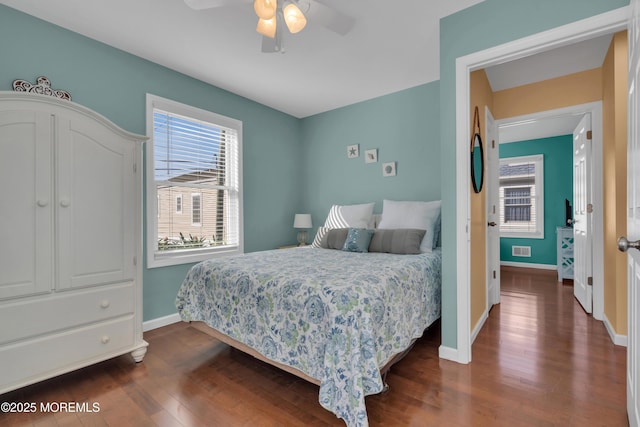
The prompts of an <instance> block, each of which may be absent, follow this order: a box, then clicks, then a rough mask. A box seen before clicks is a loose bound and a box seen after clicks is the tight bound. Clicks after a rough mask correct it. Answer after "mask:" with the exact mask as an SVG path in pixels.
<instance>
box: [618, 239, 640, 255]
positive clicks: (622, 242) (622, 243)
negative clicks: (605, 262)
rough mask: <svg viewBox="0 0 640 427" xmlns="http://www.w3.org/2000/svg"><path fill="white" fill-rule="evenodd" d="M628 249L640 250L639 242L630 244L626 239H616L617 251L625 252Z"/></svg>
mask: <svg viewBox="0 0 640 427" xmlns="http://www.w3.org/2000/svg"><path fill="white" fill-rule="evenodd" d="M629 249H640V240H636V241H635V242H630V241H628V240H627V238H626V237H624V236H622V237H620V238H619V239H618V250H619V251H620V252H627V251H628V250H629Z"/></svg>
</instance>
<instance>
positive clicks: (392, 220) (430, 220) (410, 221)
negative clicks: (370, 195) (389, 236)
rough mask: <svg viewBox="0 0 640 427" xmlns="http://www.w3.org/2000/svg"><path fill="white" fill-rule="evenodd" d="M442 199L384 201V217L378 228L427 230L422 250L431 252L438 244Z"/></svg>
mask: <svg viewBox="0 0 640 427" xmlns="http://www.w3.org/2000/svg"><path fill="white" fill-rule="evenodd" d="M441 204H442V202H441V201H440V200H434V201H432V202H396V201H393V200H384V201H383V202H382V219H381V220H380V224H378V228H380V229H386V230H391V229H395V228H416V229H419V230H425V234H424V238H423V239H422V243H421V244H420V251H421V252H431V251H432V250H433V248H434V245H435V244H436V241H435V226H436V223H437V222H438V220H439V219H440V205H441Z"/></svg>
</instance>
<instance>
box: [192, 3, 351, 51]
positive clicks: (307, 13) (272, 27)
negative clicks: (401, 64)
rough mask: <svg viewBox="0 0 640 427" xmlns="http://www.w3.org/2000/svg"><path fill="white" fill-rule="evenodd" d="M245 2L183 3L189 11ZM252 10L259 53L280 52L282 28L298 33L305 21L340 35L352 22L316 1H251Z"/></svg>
mask: <svg viewBox="0 0 640 427" xmlns="http://www.w3.org/2000/svg"><path fill="white" fill-rule="evenodd" d="M240 1H242V2H244V3H249V2H250V1H251V0H184V2H185V3H186V4H187V6H189V7H190V8H192V9H195V10H202V9H212V8H216V7H222V6H226V5H228V4H230V3H233V2H240ZM253 9H254V11H255V12H256V15H257V16H258V25H257V27H256V31H257V32H258V33H260V34H262V36H263V37H262V52H267V53H270V52H281V53H284V47H283V44H282V35H283V32H284V30H283V27H284V26H286V27H287V29H288V30H289V32H290V33H292V34H295V33H297V32H299V31H301V30H302V29H303V28H304V27H305V25H306V24H307V19H309V20H312V21H313V22H317V23H318V24H320V25H322V26H324V27H325V28H327V29H329V30H331V31H333V32H335V33H337V34H340V35H343V36H344V35H345V34H347V33H348V32H349V31H350V30H351V28H352V27H353V24H354V22H355V19H354V18H353V17H351V16H349V15H345V14H344V13H342V12H339V11H337V10H336V9H334V8H332V7H329V6H327V5H324V4H322V3H320V2H318V1H316V0H253Z"/></svg>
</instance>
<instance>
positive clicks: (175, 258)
mask: <svg viewBox="0 0 640 427" xmlns="http://www.w3.org/2000/svg"><path fill="white" fill-rule="evenodd" d="M243 253H244V252H243V250H242V248H239V247H237V246H234V247H229V248H218V249H215V250H198V251H193V252H190V253H180V252H167V253H162V252H160V253H159V252H155V253H153V254H150V255H149V256H148V257H147V268H158V267H169V266H172V265H182V264H193V263H196V262H200V261H204V260H207V259H212V258H222V257H228V256H232V255H241V254H243Z"/></svg>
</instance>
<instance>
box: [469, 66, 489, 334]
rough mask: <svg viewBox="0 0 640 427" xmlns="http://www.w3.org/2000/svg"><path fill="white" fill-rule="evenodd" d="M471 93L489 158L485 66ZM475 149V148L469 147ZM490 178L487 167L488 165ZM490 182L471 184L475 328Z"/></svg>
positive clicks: (481, 308)
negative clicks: (479, 186)
mask: <svg viewBox="0 0 640 427" xmlns="http://www.w3.org/2000/svg"><path fill="white" fill-rule="evenodd" d="M470 77H471V80H470V89H471V90H470V94H471V111H470V116H469V122H470V123H471V129H472V132H473V113H474V110H475V107H476V106H477V107H478V113H479V116H480V135H481V137H482V142H483V146H484V153H485V162H486V153H487V148H486V147H487V138H486V117H485V106H488V107H489V110H490V111H492V110H493V93H492V92H491V86H490V85H489V79H487V74H486V73H485V71H484V70H478V71H474V72H473V73H471V76H470ZM469 147H471V135H469ZM469 150H471V148H469ZM484 173H485V182H486V178H487V177H486V167H485V171H484ZM485 188H486V185H483V187H482V191H481V192H480V193H475V192H474V191H473V186H471V185H470V186H469V191H470V193H471V200H470V202H471V204H470V213H471V233H470V234H471V266H470V268H471V284H470V286H471V295H470V301H471V316H470V322H471V329H472V330H473V329H474V328H475V326H476V325H477V323H478V321H479V320H480V319H481V317H482V315H483V313H484V312H485V311H486V310H487V269H486V265H487V259H486V233H487V209H486V203H485V199H486V197H485V195H486V190H485Z"/></svg>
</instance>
